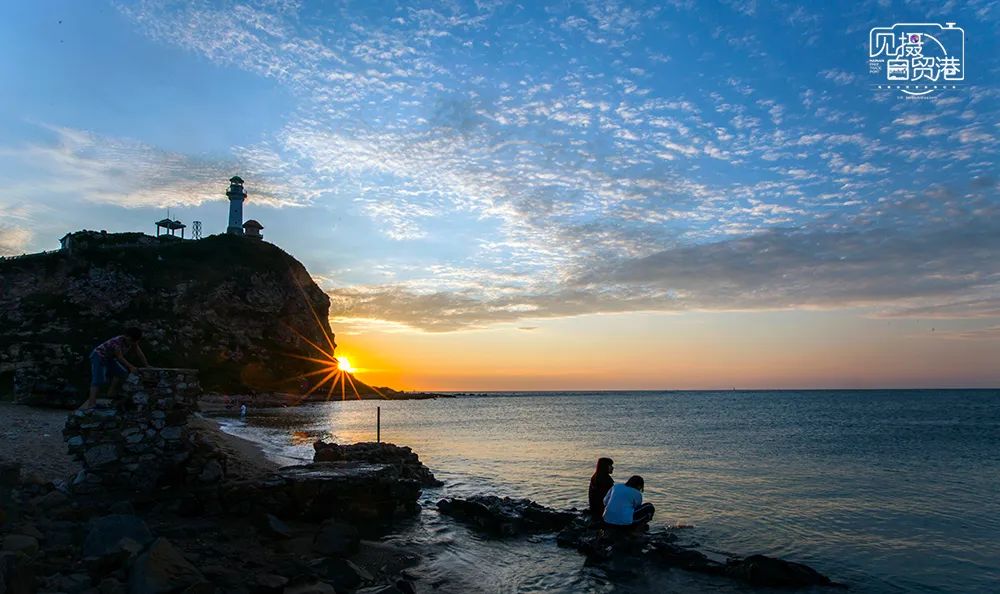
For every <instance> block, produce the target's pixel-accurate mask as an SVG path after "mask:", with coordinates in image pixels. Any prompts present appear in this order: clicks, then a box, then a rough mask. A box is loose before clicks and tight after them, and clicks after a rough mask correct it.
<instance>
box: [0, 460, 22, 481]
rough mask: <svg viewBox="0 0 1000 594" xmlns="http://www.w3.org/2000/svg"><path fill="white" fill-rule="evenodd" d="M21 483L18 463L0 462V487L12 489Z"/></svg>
mask: <svg viewBox="0 0 1000 594" xmlns="http://www.w3.org/2000/svg"><path fill="white" fill-rule="evenodd" d="M20 481H21V464H20V463H19V462H0V487H13V486H14V485H16V484H17V483H19V482H20Z"/></svg>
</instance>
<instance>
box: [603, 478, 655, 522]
mask: <svg viewBox="0 0 1000 594" xmlns="http://www.w3.org/2000/svg"><path fill="white" fill-rule="evenodd" d="M644 486H645V481H643V480H642V477H641V476H639V475H634V476H632V477H631V478H629V479H628V481H626V482H625V484H624V485H623V484H621V483H619V484H617V485H615V486H613V487H611V490H610V491H608V494H607V495H605V496H604V523H605V524H608V525H611V526H619V527H627V526H641V525H644V524H648V523H649V521H650V520H652V519H653V512H654V511H655V510H654V508H653V504H651V503H643V502H642V491H643V488H644Z"/></svg>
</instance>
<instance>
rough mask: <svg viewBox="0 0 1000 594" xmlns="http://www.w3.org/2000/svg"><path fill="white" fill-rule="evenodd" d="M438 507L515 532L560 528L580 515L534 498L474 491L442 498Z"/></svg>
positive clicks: (477, 524) (493, 529) (486, 527)
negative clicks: (464, 496)
mask: <svg viewBox="0 0 1000 594" xmlns="http://www.w3.org/2000/svg"><path fill="white" fill-rule="evenodd" d="M437 507H438V510H439V511H440V512H441V513H443V514H445V515H447V516H451V517H453V518H455V519H456V520H459V521H460V522H463V523H466V524H469V525H471V526H473V527H474V528H478V529H480V530H483V531H485V532H488V533H492V534H495V535H500V536H513V535H518V534H526V533H537V532H556V531H559V530H562V529H563V528H565V527H567V526H569V525H570V524H571V523H572V522H573V521H574V520H576V519H577V518H578V517H579V514H577V513H576V512H574V511H559V510H556V509H552V508H550V507H545V506H543V505H539V504H537V503H535V502H534V501H531V500H530V499H511V498H509V497H504V498H500V497H497V496H495V495H473V496H472V497H469V498H468V499H460V498H451V499H442V500H440V501H438V504H437Z"/></svg>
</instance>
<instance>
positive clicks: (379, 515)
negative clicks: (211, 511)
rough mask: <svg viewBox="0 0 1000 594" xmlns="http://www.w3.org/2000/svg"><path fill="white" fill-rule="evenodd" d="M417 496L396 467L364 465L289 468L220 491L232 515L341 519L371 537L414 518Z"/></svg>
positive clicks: (414, 487)
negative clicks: (403, 518)
mask: <svg viewBox="0 0 1000 594" xmlns="http://www.w3.org/2000/svg"><path fill="white" fill-rule="evenodd" d="M419 496H420V484H419V483H418V482H417V481H415V480H413V479H405V478H402V477H401V476H400V473H399V470H398V469H397V468H396V467H394V466H391V465H383V464H368V463H365V462H324V463H315V464H308V465H303V466H289V467H285V468H282V469H280V470H279V471H278V472H276V473H274V474H273V475H271V476H269V477H267V478H264V479H260V480H251V481H233V482H229V483H224V484H223V485H222V487H221V489H220V491H219V498H220V500H221V501H225V502H226V508H227V509H228V510H230V511H231V513H240V514H255V513H272V514H275V515H276V516H278V517H281V518H282V519H292V518H294V519H299V520H304V521H308V522H316V523H319V522H322V521H323V520H326V519H329V518H341V519H345V520H349V521H351V522H353V523H355V524H356V525H357V526H359V527H362V528H363V529H364V530H365V531H366V534H371V535H373V536H374V535H377V534H378V532H379V531H381V530H384V529H385V528H386V527H388V526H391V525H393V524H395V523H396V522H397V521H398V520H399V519H400V518H402V517H404V516H410V515H413V514H415V513H416V512H417V511H418V510H419V507H418V506H417V499H418V498H419Z"/></svg>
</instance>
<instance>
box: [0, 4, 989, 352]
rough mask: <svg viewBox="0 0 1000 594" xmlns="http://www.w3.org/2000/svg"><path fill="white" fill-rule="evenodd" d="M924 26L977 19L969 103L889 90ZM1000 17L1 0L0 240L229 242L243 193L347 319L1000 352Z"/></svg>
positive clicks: (819, 8)
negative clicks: (173, 227) (167, 235)
mask: <svg viewBox="0 0 1000 594" xmlns="http://www.w3.org/2000/svg"><path fill="white" fill-rule="evenodd" d="M912 21H916V22H928V21H930V22H945V21H954V22H957V23H958V25H959V26H961V27H963V28H964V29H965V31H966V56H967V79H966V81H965V82H964V83H963V84H961V85H960V86H959V88H958V89H948V90H947V91H939V92H937V93H934V94H932V96H931V98H928V99H920V100H915V99H906V98H904V97H903V96H902V95H901V94H900V93H898V92H892V91H884V90H882V91H879V90H877V89H875V88H873V83H874V82H876V81H875V80H874V79H872V78H870V77H869V75H868V74H867V69H868V64H867V43H868V30H869V29H870V28H871V27H875V26H889V25H892V24H893V23H896V22H912ZM998 23H1000V7H998V5H997V3H996V2H967V3H954V2H949V3H945V4H944V5H942V4H941V3H940V2H936V3H932V2H904V3H898V2H844V3H835V2H829V3H803V4H795V3H785V2H782V3H763V2H760V3H757V2H746V1H732V2H705V3H702V2H683V1H682V2H613V1H612V2H596V1H584V2H552V3H507V2H492V1H480V2H474V3H472V2H419V3H418V2H398V3H397V2H375V3H372V2H336V3H329V2H322V3H320V2H317V3H309V2H296V1H292V0H287V1H285V0H268V1H261V2H248V3H231V2H161V1H141V2H121V3H101V2H87V3H82V2H46V3H37V2H20V1H15V2H7V3H4V4H3V6H2V7H0V55H2V56H4V58H3V59H0V80H3V81H4V85H3V88H2V89H0V213H2V214H3V219H2V222H0V225H2V226H0V233H2V239H0V251H2V252H6V253H21V252H23V251H35V250H42V249H53V248H54V247H56V245H57V243H56V241H57V239H58V237H60V236H61V235H62V234H63V233H64V232H65V231H67V230H71V229H77V228H81V227H85V228H94V229H98V228H106V229H108V230H114V231H123V230H134V229H144V230H149V231H152V224H151V223H152V221H154V220H156V219H158V218H160V217H161V215H162V214H163V213H164V211H165V210H166V209H167V208H168V207H169V208H170V209H171V213H172V214H175V215H176V216H177V217H179V218H181V219H182V220H184V221H186V222H187V221H191V220H196V219H197V220H202V221H204V225H205V229H206V232H219V231H222V230H224V228H225V218H226V204H225V198H224V195H223V193H224V191H225V189H226V179H227V178H228V177H230V176H231V175H232V174H234V173H239V174H240V175H242V176H243V177H244V178H245V179H246V180H247V190H248V192H249V193H250V199H249V201H248V203H247V207H246V211H247V216H248V217H253V218H257V219H259V220H260V221H261V222H262V223H263V224H264V226H265V230H264V233H265V236H266V237H267V238H268V239H269V240H271V241H274V242H275V243H277V244H279V245H281V246H282V247H283V248H285V249H286V250H288V251H289V252H291V253H293V254H294V255H296V256H297V257H299V258H300V259H301V260H302V261H303V262H304V263H305V264H306V265H307V267H308V268H309V269H310V271H311V272H312V273H313V274H314V276H316V278H317V280H319V281H320V283H321V284H322V285H323V286H324V287H325V288H327V289H328V290H329V291H330V292H331V296H332V297H333V298H334V311H333V314H334V316H335V317H336V319H339V320H341V323H342V324H344V325H345V327H353V328H363V327H366V324H367V325H369V326H370V325H371V324H383V325H384V324H390V325H395V326H398V327H400V328H405V329H412V330H420V331H435V332H437V331H454V330H465V329H473V328H484V327H490V326H491V325H495V324H515V325H516V324H522V326H525V327H527V326H532V324H534V322H531V320H545V319H555V318H563V317H573V316H588V315H595V314H604V313H616V312H637V311H643V312H673V313H676V312H694V311H699V312H703V311H758V310H774V309H778V310H781V309H797V310H833V311H837V310H843V311H848V310H850V311H852V312H856V311H857V310H859V309H860V310H863V312H864V313H863V315H865V316H876V317H888V318H899V317H913V316H918V317H922V318H927V319H947V320H953V321H955V322H954V324H955V326H954V328H953V329H952V330H953V331H954V332H955V333H956V334H960V335H962V336H966V337H968V336H976V337H979V339H983V340H987V341H988V342H990V344H994V345H995V343H996V341H997V339H998V338H1000V324H998V318H1000V265H998V264H997V261H998V256H1000V199H998V196H997V177H996V176H997V148H998V144H997V138H998V134H1000V131H998V129H997V122H998V118H997V115H998V88H997V85H996V83H997V80H998V77H997V75H998V60H997V55H998V54H1000V52H998V51H997V44H996V39H997V30H998ZM852 315H855V314H852ZM524 320H528V321H527V322H525V321H524ZM969 333H973V334H972V335H970V334H969ZM976 333H978V334H976ZM993 348H995V346H994V347H993Z"/></svg>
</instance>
